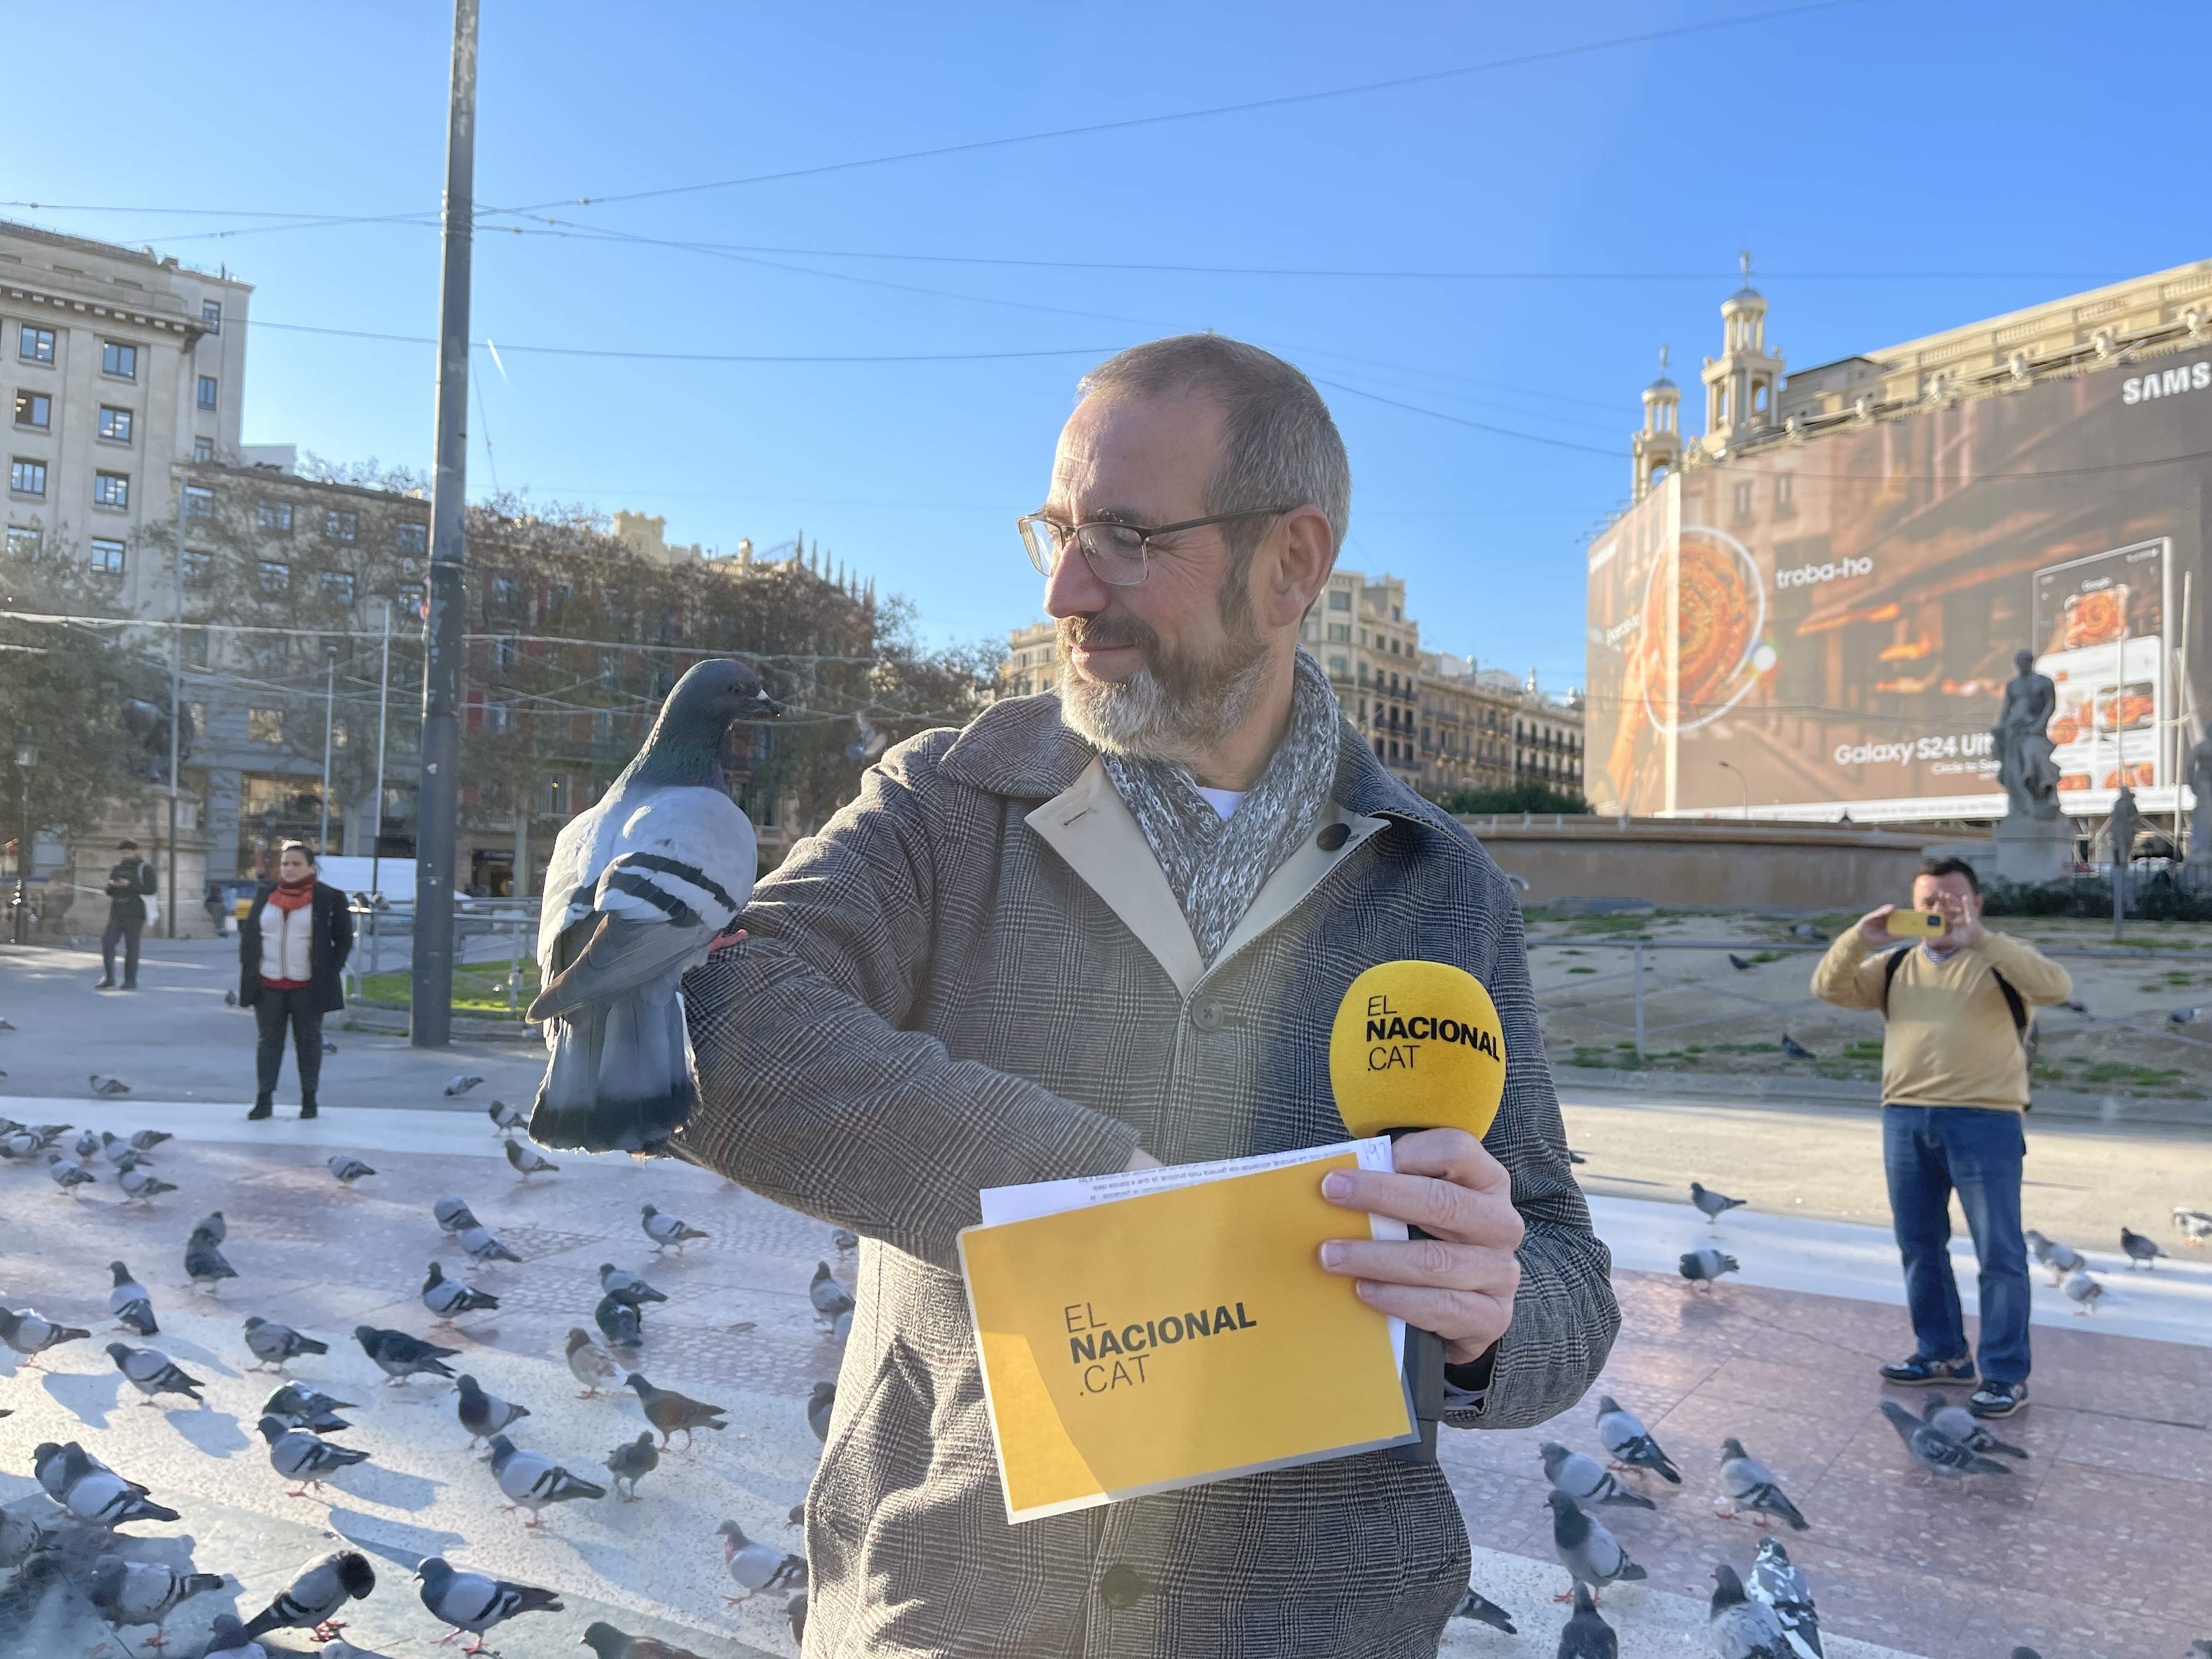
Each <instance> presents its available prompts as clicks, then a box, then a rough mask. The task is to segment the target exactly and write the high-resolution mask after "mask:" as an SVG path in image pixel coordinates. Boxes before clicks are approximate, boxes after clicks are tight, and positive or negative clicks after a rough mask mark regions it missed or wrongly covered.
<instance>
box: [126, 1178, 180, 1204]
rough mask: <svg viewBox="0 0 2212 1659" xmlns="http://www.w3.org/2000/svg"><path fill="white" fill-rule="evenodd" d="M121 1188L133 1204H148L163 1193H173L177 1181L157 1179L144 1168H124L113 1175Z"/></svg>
mask: <svg viewBox="0 0 2212 1659" xmlns="http://www.w3.org/2000/svg"><path fill="white" fill-rule="evenodd" d="M115 1182H116V1184H117V1185H118V1186H119V1187H121V1188H123V1195H124V1196H125V1198H126V1199H128V1200H130V1201H131V1202H132V1203H134V1204H150V1203H152V1202H153V1200H155V1199H156V1198H159V1197H160V1196H161V1194H163V1193H173V1192H174V1191H176V1190H177V1183H176V1182H173V1181H161V1180H157V1179H156V1178H155V1176H152V1175H151V1174H149V1172H148V1171H146V1170H124V1171H123V1173H122V1174H120V1175H118V1176H116V1177H115Z"/></svg>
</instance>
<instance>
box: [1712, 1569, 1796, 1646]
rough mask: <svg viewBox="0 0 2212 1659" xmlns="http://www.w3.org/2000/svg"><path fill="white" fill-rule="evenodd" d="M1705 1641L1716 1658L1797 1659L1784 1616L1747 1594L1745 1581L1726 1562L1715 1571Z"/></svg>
mask: <svg viewBox="0 0 2212 1659" xmlns="http://www.w3.org/2000/svg"><path fill="white" fill-rule="evenodd" d="M1710 1606H1711V1611H1710V1612H1709V1613H1708V1614H1707V1617H1706V1624H1705V1639H1706V1640H1707V1641H1708V1642H1710V1643H1711V1644H1712V1649H1713V1652H1714V1654H1715V1656H1716V1659H1795V1656H1794V1654H1793V1652H1792V1650H1791V1649H1790V1638H1788V1637H1787V1636H1786V1635H1784V1633H1783V1630H1782V1616H1781V1615H1780V1614H1779V1613H1777V1612H1775V1610H1774V1609H1773V1608H1772V1607H1769V1606H1767V1605H1766V1603H1765V1602H1764V1601H1753V1600H1752V1599H1751V1598H1750V1597H1749V1596H1748V1595H1745V1594H1744V1589H1743V1580H1742V1579H1741V1578H1739V1577H1736V1572H1735V1568H1734V1567H1731V1566H1729V1565H1728V1564H1727V1563H1726V1562H1723V1563H1722V1564H1721V1565H1719V1566H1717V1567H1715V1568H1714V1569H1713V1598H1712V1601H1711V1604H1710Z"/></svg>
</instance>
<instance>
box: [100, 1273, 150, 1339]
mask: <svg viewBox="0 0 2212 1659" xmlns="http://www.w3.org/2000/svg"><path fill="white" fill-rule="evenodd" d="M107 1271H108V1272H110V1273H112V1274H114V1275H115V1288H114V1289H113V1290H112V1291H108V1293H107V1316H108V1317H109V1318H110V1319H112V1320H113V1321H114V1322H116V1323H117V1324H118V1325H119V1326H120V1327H122V1328H124V1329H125V1330H127V1331H136V1332H137V1334H139V1335H141V1336H158V1335H160V1334H161V1327H160V1326H159V1325H158V1324H156V1323H155V1320H154V1301H153V1298H152V1297H149V1296H148V1295H147V1294H146V1287H145V1286H144V1285H141V1284H140V1283H139V1282H138V1281H137V1279H133V1278H131V1269H130V1268H128V1267H125V1266H124V1265H123V1264H122V1263H121V1262H120V1261H111V1262H109V1263H108V1264H107Z"/></svg>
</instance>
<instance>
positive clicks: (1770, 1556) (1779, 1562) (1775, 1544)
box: [1759, 1538, 1790, 1567]
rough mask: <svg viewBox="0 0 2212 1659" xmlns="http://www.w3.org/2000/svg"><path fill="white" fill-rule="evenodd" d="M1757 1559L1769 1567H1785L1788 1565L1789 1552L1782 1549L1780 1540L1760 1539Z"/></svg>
mask: <svg viewBox="0 0 2212 1659" xmlns="http://www.w3.org/2000/svg"><path fill="white" fill-rule="evenodd" d="M1759 1560H1761V1561H1762V1562H1765V1563H1766V1564H1767V1565H1771V1566H1776V1567H1786V1566H1788V1565H1790V1552H1789V1551H1788V1550H1785V1549H1784V1548H1783V1547H1782V1541H1781V1540H1780V1539H1778V1538H1762V1539H1760V1540H1759Z"/></svg>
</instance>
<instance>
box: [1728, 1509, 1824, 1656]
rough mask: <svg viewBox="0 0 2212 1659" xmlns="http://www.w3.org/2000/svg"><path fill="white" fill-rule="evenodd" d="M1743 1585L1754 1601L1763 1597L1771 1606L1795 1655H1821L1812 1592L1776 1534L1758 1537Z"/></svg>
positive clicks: (1817, 1618)
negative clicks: (1747, 1576) (1747, 1580)
mask: <svg viewBox="0 0 2212 1659" xmlns="http://www.w3.org/2000/svg"><path fill="white" fill-rule="evenodd" d="M1744 1588H1745V1589H1748V1590H1749V1591H1750V1592H1751V1599H1752V1600H1753V1601H1764V1602H1765V1603H1766V1605H1767V1606H1768V1607H1772V1608H1773V1609H1774V1616H1775V1617H1776V1618H1777V1619H1778V1620H1781V1621H1782V1633H1783V1635H1784V1636H1785V1637H1786V1638H1789V1642H1790V1651H1791V1652H1792V1653H1793V1654H1795V1655H1796V1659H1825V1656H1824V1654H1823V1652H1822V1650H1821V1647H1820V1613H1818V1611H1816V1610H1815V1609H1814V1606H1813V1592H1812V1591H1811V1590H1810V1589H1808V1588H1807V1587H1806V1584H1805V1574H1804V1572H1803V1571H1802V1570H1801V1569H1800V1568H1799V1567H1798V1566H1797V1565H1796V1563H1795V1562H1793V1561H1791V1560H1790V1552H1789V1551H1788V1550H1786V1549H1784V1548H1783V1547H1782V1541H1781V1540H1780V1539H1778V1538H1762V1539H1760V1540H1759V1554H1758V1556H1757V1557H1756V1558H1755V1559H1753V1562H1752V1564H1751V1578H1750V1581H1749V1583H1747V1584H1746V1585H1745V1587H1744Z"/></svg>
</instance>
